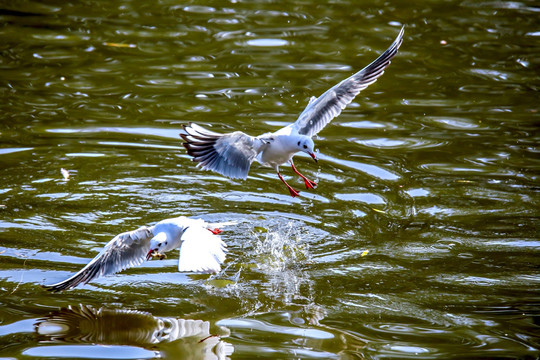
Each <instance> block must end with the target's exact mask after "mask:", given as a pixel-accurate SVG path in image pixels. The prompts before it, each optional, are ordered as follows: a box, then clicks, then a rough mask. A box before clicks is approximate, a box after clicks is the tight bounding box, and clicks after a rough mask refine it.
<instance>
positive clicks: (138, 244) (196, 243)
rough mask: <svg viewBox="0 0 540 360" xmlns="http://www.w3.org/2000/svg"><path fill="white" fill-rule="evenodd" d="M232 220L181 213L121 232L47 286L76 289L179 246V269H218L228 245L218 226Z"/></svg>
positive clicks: (199, 270) (205, 270)
mask: <svg viewBox="0 0 540 360" xmlns="http://www.w3.org/2000/svg"><path fill="white" fill-rule="evenodd" d="M229 224H231V223H222V224H209V223H207V222H205V221H204V220H202V219H190V218H187V217H184V216H181V217H177V218H172V219H167V220H163V221H160V222H158V223H157V224H156V225H154V226H150V227H146V226H142V227H140V228H138V229H137V230H134V231H128V232H124V233H121V234H119V235H117V236H115V237H114V238H113V239H112V240H111V241H109V242H108V243H107V245H105V247H104V248H103V250H101V251H100V253H99V254H97V255H96V257H95V258H94V259H92V261H90V262H89V263H88V264H87V265H86V266H85V267H84V268H82V269H81V270H80V271H79V272H78V273H76V274H75V275H73V276H72V277H70V278H69V279H67V280H64V281H61V282H59V283H56V284H52V285H44V286H43V287H45V288H46V289H48V290H50V291H53V292H57V291H63V290H68V289H72V288H74V287H76V286H78V285H80V284H86V283H88V282H90V281H92V280H94V279H96V278H98V277H101V276H106V275H111V274H115V273H117V272H120V271H122V270H125V269H127V268H130V267H133V266H137V265H140V264H142V263H143V262H144V261H145V260H150V259H151V258H152V257H160V258H163V257H164V256H165V255H164V253H165V252H167V251H170V250H174V249H178V248H180V258H179V260H178V271H182V272H184V271H191V272H200V273H217V272H219V271H220V269H221V267H220V265H221V264H222V263H223V261H225V253H226V252H227V249H226V246H227V245H226V244H225V243H224V242H223V241H222V240H221V236H219V235H218V234H219V233H221V230H220V229H218V228H214V226H221V225H229Z"/></svg>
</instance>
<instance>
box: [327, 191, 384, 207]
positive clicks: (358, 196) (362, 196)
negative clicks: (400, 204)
mask: <svg viewBox="0 0 540 360" xmlns="http://www.w3.org/2000/svg"><path fill="white" fill-rule="evenodd" d="M334 197H335V198H336V199H339V200H344V201H357V202H361V203H365V204H372V205H374V204H378V205H384V204H386V200H385V199H384V198H383V197H382V196H380V195H376V194H372V193H348V194H335V195H334Z"/></svg>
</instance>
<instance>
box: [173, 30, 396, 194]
mask: <svg viewBox="0 0 540 360" xmlns="http://www.w3.org/2000/svg"><path fill="white" fill-rule="evenodd" d="M404 29H405V28H404V27H403V28H401V31H400V32H399V34H398V36H397V38H396V39H395V40H394V42H393V43H392V45H390V47H389V48H388V49H387V50H386V51H385V52H384V53H382V54H381V55H380V56H379V57H378V58H377V59H375V61H373V62H372V63H371V64H369V65H368V66H366V67H365V68H363V69H362V70H360V71H359V72H357V73H356V74H354V75H352V76H351V77H349V78H347V79H345V80H343V81H342V82H340V83H339V84H337V85H335V86H334V87H332V88H330V89H329V90H327V91H326V92H325V93H324V94H322V95H321V96H319V97H318V98H315V97H314V96H313V97H312V98H311V99H310V101H309V103H308V105H307V107H306V108H305V109H304V111H303V112H302V113H301V114H300V116H299V117H298V119H297V120H296V121H295V122H294V123H292V124H289V125H287V126H285V127H284V128H281V129H279V130H278V131H276V132H273V133H266V134H263V135H259V136H250V135H247V134H245V133H243V132H241V131H235V132H232V133H228V134H220V133H217V132H213V131H210V130H208V129H205V128H203V127H202V126H199V125H197V124H194V123H190V124H189V125H184V126H183V127H184V132H183V133H181V134H180V137H182V139H183V140H184V141H185V142H184V143H183V145H184V147H185V148H186V149H187V153H188V154H189V155H190V156H192V157H193V161H195V162H197V163H198V164H197V166H198V167H201V168H202V169H204V170H211V171H215V172H217V173H219V174H221V175H224V176H227V177H229V178H232V179H243V180H245V179H247V175H248V172H249V168H250V166H251V163H253V161H255V160H257V162H259V163H260V164H261V165H263V166H268V167H272V168H274V169H275V170H276V172H277V175H278V177H279V179H280V180H281V181H282V182H283V183H284V184H285V186H287V189H288V190H289V192H290V194H291V196H292V197H296V196H298V194H299V191H298V190H295V189H293V188H292V187H291V186H290V185H289V184H287V182H286V181H285V180H284V179H283V177H282V176H281V173H280V172H279V166H280V165H282V164H285V163H287V162H288V163H290V164H291V166H292V170H293V171H294V172H295V173H296V174H297V175H299V176H300V177H301V178H302V180H304V183H305V185H306V188H307V189H313V188H314V187H315V186H317V183H315V182H314V181H312V180H309V179H308V178H306V177H305V176H304V175H302V174H301V173H300V172H299V171H298V170H297V169H296V167H295V166H294V162H293V160H292V158H293V156H294V155H295V154H296V153H297V152H304V153H306V154H308V155H309V156H311V157H312V158H313V160H315V162H317V157H316V156H315V152H314V150H313V148H314V147H315V145H314V143H313V140H312V137H313V136H315V135H316V134H318V133H319V132H320V131H321V130H322V129H323V128H324V127H325V126H326V125H328V123H329V122H330V121H332V119H334V118H335V117H336V116H338V115H339V114H340V113H341V111H342V110H343V109H344V108H345V107H346V106H347V105H348V104H350V102H351V101H352V100H353V99H354V98H355V97H356V95H358V94H359V93H360V91H362V90H364V89H365V88H367V87H368V86H369V85H371V84H373V83H374V82H375V81H377V79H378V78H379V76H381V75H382V74H383V73H384V70H385V69H386V67H388V65H390V61H391V60H392V58H393V57H394V56H395V55H396V54H397V51H398V49H399V47H400V45H401V43H402V42H403V33H404Z"/></svg>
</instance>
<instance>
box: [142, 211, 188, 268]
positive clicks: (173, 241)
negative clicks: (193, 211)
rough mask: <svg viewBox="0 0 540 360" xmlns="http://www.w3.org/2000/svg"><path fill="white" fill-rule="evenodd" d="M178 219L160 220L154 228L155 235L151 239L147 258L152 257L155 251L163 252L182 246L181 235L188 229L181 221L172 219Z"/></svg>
mask: <svg viewBox="0 0 540 360" xmlns="http://www.w3.org/2000/svg"><path fill="white" fill-rule="evenodd" d="M171 220H177V219H168V220H164V221H160V222H159V223H157V224H156V225H155V226H154V227H153V228H152V234H153V235H154V237H153V238H152V239H150V250H149V251H148V254H147V256H146V259H147V260H148V259H150V257H151V256H152V253H153V252H154V251H156V252H158V253H160V254H163V253H165V252H167V251H170V250H173V249H177V248H179V247H180V245H181V243H182V240H181V237H182V235H183V234H184V230H186V228H187V225H183V224H182V223H181V222H179V221H171Z"/></svg>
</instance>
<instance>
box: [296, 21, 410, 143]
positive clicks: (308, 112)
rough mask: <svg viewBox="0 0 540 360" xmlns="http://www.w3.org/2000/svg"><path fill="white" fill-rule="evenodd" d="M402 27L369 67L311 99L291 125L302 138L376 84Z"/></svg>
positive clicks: (387, 62) (391, 55) (400, 34)
mask: <svg viewBox="0 0 540 360" xmlns="http://www.w3.org/2000/svg"><path fill="white" fill-rule="evenodd" d="M404 29H405V28H404V27H403V28H401V31H400V32H399V35H398V36H397V38H396V40H394V42H393V43H392V45H390V47H389V48H388V49H387V50H386V51H385V52H384V53H382V54H381V55H380V56H379V57H378V58H377V59H376V60H375V61H373V62H372V63H371V64H369V65H368V66H366V67H365V68H363V69H362V70H360V71H359V72H357V73H356V74H354V75H352V76H351V77H349V78H347V79H345V80H343V81H342V82H340V83H339V84H337V85H335V86H334V87H332V88H330V89H329V90H328V91H326V92H325V93H324V94H322V95H321V96H319V98H317V99H316V100H313V98H312V99H311V100H310V102H309V104H308V106H307V107H306V108H305V109H304V111H302V113H301V114H300V116H299V117H298V119H297V120H296V122H294V124H292V126H293V129H295V130H296V131H297V132H298V133H299V134H301V135H307V136H313V135H316V134H317V133H318V132H319V131H321V130H322V129H323V128H324V127H325V126H326V125H327V124H328V123H329V122H330V121H332V119H334V118H335V117H336V116H338V115H339V114H341V111H342V110H343V109H345V107H346V106H347V105H349V104H350V103H351V101H353V99H354V98H355V97H356V95H358V94H359V93H360V91H362V90H364V89H365V88H367V87H368V86H369V85H371V84H373V83H374V82H375V81H377V78H378V77H379V76H381V75H382V74H383V73H384V69H386V67H388V65H390V60H392V58H393V57H394V56H395V55H396V54H397V51H398V49H399V47H400V45H401V43H402V41H403V32H404Z"/></svg>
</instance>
